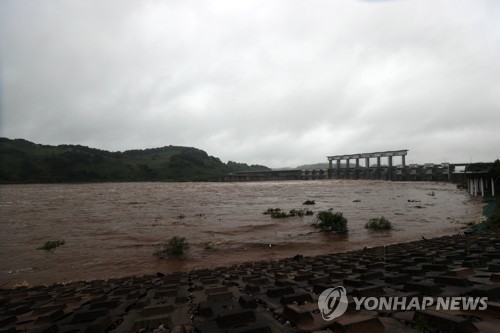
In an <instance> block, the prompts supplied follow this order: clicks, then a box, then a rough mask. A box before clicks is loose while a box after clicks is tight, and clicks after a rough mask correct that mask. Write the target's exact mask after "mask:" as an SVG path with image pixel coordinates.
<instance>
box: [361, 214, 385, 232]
mask: <svg viewBox="0 0 500 333" xmlns="http://www.w3.org/2000/svg"><path fill="white" fill-rule="evenodd" d="M365 228H367V229H372V230H390V229H392V223H391V221H389V220H388V219H386V218H385V217H383V216H382V217H377V218H374V219H370V221H368V223H366V224H365Z"/></svg>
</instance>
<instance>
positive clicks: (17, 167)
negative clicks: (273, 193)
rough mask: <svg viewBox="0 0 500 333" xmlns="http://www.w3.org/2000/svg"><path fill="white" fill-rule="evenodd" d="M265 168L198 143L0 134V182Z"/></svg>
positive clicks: (210, 177) (192, 176)
mask: <svg viewBox="0 0 500 333" xmlns="http://www.w3.org/2000/svg"><path fill="white" fill-rule="evenodd" d="M259 170H270V169H269V168H268V167H265V166H262V165H247V164H244V163H236V162H232V161H229V162H228V163H223V162H222V161H221V160H220V159H218V158H216V157H213V156H209V155H208V154H207V153H206V152H204V151H203V150H200V149H196V148H191V147H180V146H165V147H161V148H152V149H144V150H127V151H124V152H109V151H106V150H100V149H95V148H89V147H85V146H80V145H58V146H50V145H41V144H36V143H33V142H29V141H27V140H24V139H14V140H11V139H7V138H0V183H4V184H5V183H64V182H112V181H217V180H219V179H221V177H223V176H224V175H226V174H228V173H230V172H234V171H259Z"/></svg>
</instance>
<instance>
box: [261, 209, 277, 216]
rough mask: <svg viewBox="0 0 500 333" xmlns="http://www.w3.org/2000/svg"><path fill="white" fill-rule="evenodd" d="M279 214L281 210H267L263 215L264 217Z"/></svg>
mask: <svg viewBox="0 0 500 333" xmlns="http://www.w3.org/2000/svg"><path fill="white" fill-rule="evenodd" d="M280 212H281V208H268V209H267V210H266V211H265V212H264V213H262V214H264V215H273V214H277V213H280Z"/></svg>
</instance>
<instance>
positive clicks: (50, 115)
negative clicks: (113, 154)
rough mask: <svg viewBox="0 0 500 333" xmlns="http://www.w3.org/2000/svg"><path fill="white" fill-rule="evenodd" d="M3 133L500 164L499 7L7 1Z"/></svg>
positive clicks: (276, 161) (313, 157) (269, 155)
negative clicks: (404, 153)
mask: <svg viewBox="0 0 500 333" xmlns="http://www.w3.org/2000/svg"><path fill="white" fill-rule="evenodd" d="M0 13H1V14H0V15H1V17H0V43H1V44H0V47H1V72H0V73H1V74H0V75H1V80H2V81H1V84H2V132H1V135H3V136H7V137H11V138H13V137H24V138H27V139H29V140H33V141H37V142H41V143H48V144H59V143H79V144H84V145H89V146H93V147H99V148H103V149H110V150H123V149H129V148H147V147H156V146H164V145H169V144H175V145H188V146H195V147H199V148H202V149H205V150H206V151H207V152H208V153H209V154H212V155H215V156H218V157H220V158H221V159H223V160H237V161H244V162H249V163H262V164H267V165H270V166H294V165H298V164H304V163H311V162H318V161H323V160H326V159H325V156H326V155H333V154H343V153H355V152H365V151H366V152H368V151H378V150H391V149H400V148H406V149H410V154H409V156H408V158H409V160H414V161H415V162H427V161H431V162H441V161H443V159H446V160H448V161H462V160H464V159H470V158H472V159H473V160H485V161H487V160H492V159H494V158H497V157H500V151H498V148H497V147H498V144H497V143H498V142H500V134H499V133H500V132H499V131H497V130H496V127H497V125H496V124H498V123H499V120H500V119H499V117H500V113H499V112H498V110H499V106H500V97H499V96H500V86H499V81H498V77H500V62H499V60H498V59H500V57H499V55H500V24H499V23H497V22H498V20H497V18H498V17H500V16H499V14H500V9H499V5H498V4H497V2H496V1H494V0H492V1H410V0H406V1H334V2H331V1H315V2H304V1H271V2H269V1H266V2H264V1H238V2H236V1H215V2H210V3H207V2H205V1H168V2H167V1H153V0H151V1H140V2H138V1H71V2H70V1H50V2H41V1H29V0H26V1H24V0H16V1H2V2H1V3H0Z"/></svg>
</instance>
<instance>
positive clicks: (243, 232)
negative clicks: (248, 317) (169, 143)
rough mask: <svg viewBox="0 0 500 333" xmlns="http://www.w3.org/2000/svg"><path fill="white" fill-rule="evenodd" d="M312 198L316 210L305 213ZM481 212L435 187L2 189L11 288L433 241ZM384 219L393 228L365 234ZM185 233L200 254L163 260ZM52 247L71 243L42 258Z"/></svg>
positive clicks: (4, 276) (2, 277)
mask: <svg viewBox="0 0 500 333" xmlns="http://www.w3.org/2000/svg"><path fill="white" fill-rule="evenodd" d="M305 200H315V202H316V204H315V205H314V206H303V205H302V203H303V202H304V201H305ZM354 201H357V202H354ZM417 206H419V207H420V208H419V207H417ZM270 207H280V208H282V209H285V210H290V209H293V208H309V209H311V210H313V211H314V212H318V211H320V210H326V209H329V208H333V209H334V210H336V211H341V212H343V213H344V216H345V217H346V218H347V219H348V227H349V233H348V235H347V236H339V235H335V234H331V233H324V232H318V230H317V229H314V228H313V227H311V223H312V222H313V220H314V217H302V218H301V217H293V218H285V219H272V218H271V217H270V216H269V215H263V214H262V213H263V212H264V211H265V210H266V209H267V208H270ZM481 209H482V205H481V203H480V201H478V200H477V199H471V198H470V197H469V196H468V195H467V194H466V193H465V192H464V191H461V190H458V189H457V188H456V186H455V185H453V184H446V183H430V182H385V181H354V180H351V181H335V180H334V181H332V180H325V181H289V182H256V183H104V184H54V185H47V184H44V185H3V186H1V187H0V227H1V233H0V287H10V286H13V285H15V284H21V283H28V284H30V285H38V284H50V283H54V282H66V281H73V280H87V279H104V278H110V277H119V276H124V275H143V274H151V273H156V272H164V273H167V272H174V271H181V270H190V269H196V268H210V267H216V266H222V265H229V264H235V263H241V262H247V261H257V260H273V259H280V258H284V257H288V256H294V255H296V254H302V255H317V254H325V253H331V252H339V251H346V250H353V249H359V248H363V247H365V246H368V247H371V246H378V245H384V244H390V243H397V242H405V241H410V240H416V239H420V238H421V237H422V236H424V237H427V238H430V237H433V236H440V235H445V234H453V233H458V232H460V230H461V229H462V228H463V227H464V226H465V224H466V223H469V222H472V221H476V220H478V219H479V218H480V215H481ZM180 215H183V216H184V218H179V216H180ZM382 215H383V216H385V217H387V218H388V219H389V220H390V221H392V223H393V225H394V229H393V230H391V231H388V232H387V231H386V232H374V231H370V230H367V229H365V228H364V224H365V223H366V222H367V221H368V220H369V219H370V218H373V217H379V216H382ZM175 235H177V236H183V237H186V239H187V240H188V241H189V243H190V245H191V248H190V250H189V252H188V254H187V256H186V257H185V258H184V259H159V258H157V257H156V256H154V255H153V251H154V249H155V246H156V245H158V244H161V243H163V242H165V241H166V240H167V239H169V238H170V237H172V236H175ZM48 240H64V241H65V244H64V245H63V246H60V247H58V248H57V249H55V250H51V251H44V250H37V248H38V247H40V246H42V245H43V244H44V243H45V242H46V241H48ZM207 243H209V245H210V246H209V247H208V248H207V246H206V245H207Z"/></svg>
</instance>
